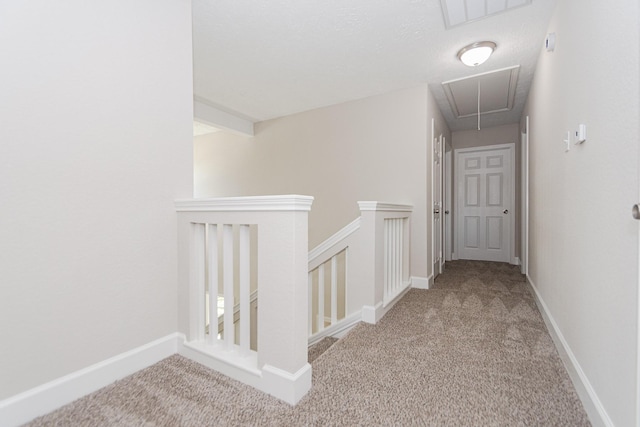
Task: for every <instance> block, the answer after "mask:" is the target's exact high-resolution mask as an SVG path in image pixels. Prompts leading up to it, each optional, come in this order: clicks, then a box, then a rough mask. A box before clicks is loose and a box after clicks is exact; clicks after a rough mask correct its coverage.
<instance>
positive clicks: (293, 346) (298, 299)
mask: <svg viewBox="0 0 640 427" xmlns="http://www.w3.org/2000/svg"><path fill="white" fill-rule="evenodd" d="M312 200H313V198H311V197H308V196H295V195H293V196H273V197H256V198H252V197H238V198H224V199H222V200H217V199H207V200H185V201H176V209H177V210H178V231H179V232H178V236H179V240H178V242H179V250H178V257H179V262H178V267H179V302H180V303H179V313H178V314H179V317H178V326H179V328H180V329H181V330H184V331H187V332H188V336H187V337H186V342H185V344H184V348H183V351H181V353H183V354H184V355H186V356H187V357H190V358H193V359H194V360H197V361H199V362H200V363H204V364H206V365H207V366H210V367H213V368H214V369H218V370H220V371H222V372H223V373H225V374H226V375H230V376H232V377H233V378H235V379H237V380H240V381H243V382H245V383H247V384H249V385H252V386H254V387H256V388H258V389H260V390H262V391H265V392H267V393H270V394H272V395H274V396H276V397H278V398H280V399H283V400H285V401H287V402H289V403H291V404H294V403H296V402H297V401H298V400H299V399H300V398H302V396H303V395H304V394H305V393H306V392H307V391H308V390H309V388H310V387H311V369H310V367H309V365H308V363H307V338H308V326H307V321H308V313H307V311H308V308H309V305H308V294H307V286H300V283H304V281H305V278H306V277H307V264H308V262H307V261H308V252H307V251H308V249H307V235H308V229H307V216H308V211H309V210H310V206H311V202H312ZM206 224H209V225H210V226H209V229H210V230H211V229H213V225H214V224H217V226H216V227H217V228H218V229H220V228H221V234H222V237H221V239H218V238H214V237H213V235H210V236H209V242H210V244H211V246H212V247H213V246H215V241H216V240H219V242H218V243H219V244H220V245H221V247H219V248H218V250H219V251H220V253H221V258H222V271H221V274H222V279H223V283H222V285H223V295H224V314H223V318H224V319H223V334H224V336H223V341H224V345H223V346H216V345H211V340H210V339H205V337H204V327H205V321H206V319H205V315H204V311H205V295H206V286H205V281H206V280H205V278H206V277H207V274H206V273H205V271H208V273H209V275H211V274H212V272H213V269H212V268H208V267H205V262H207V261H205V260H206V258H205V256H204V254H205V253H206V249H205V247H206V244H205V242H206V241H207V239H206V238H205V227H206ZM250 226H255V227H256V230H257V233H256V234H257V235H256V241H257V260H255V264H256V269H255V271H256V272H257V283H258V288H259V291H260V310H257V304H253V303H252V298H251V295H250V293H249V289H250V281H251V280H250V271H252V270H251V263H252V261H251V259H250V255H249V254H250V253H251V248H250V245H251V240H252V239H251V237H250V236H251V233H250ZM234 227H235V228H236V229H237V230H238V238H237V244H238V245H239V246H238V248H237V258H234V256H236V255H235V252H236V251H235V250H234ZM208 253H209V255H211V254H212V251H211V250H209V252H208ZM208 260H210V261H211V263H210V264H214V261H213V257H212V256H209V257H208ZM236 266H237V267H238V273H239V276H238V277H237V279H238V282H239V285H238V292H239V298H238V300H239V303H238V304H237V305H236V304H235V296H234V291H235V290H236V289H235V287H234V275H233V271H234V268H235V267H236ZM213 283H214V281H213V280H211V281H210V286H211V285H213ZM209 289H212V290H213V287H210V288H209ZM212 293H213V292H212ZM209 298H210V299H209V305H210V312H213V307H215V305H213V304H212V297H211V296H210V297H209ZM216 298H217V295H216ZM254 301H255V300H254ZM185 302H186V304H185ZM283 307H287V309H286V310H283ZM256 310H257V317H258V321H257V324H258V327H257V351H253V350H251V344H250V331H251V327H250V326H249V324H250V321H251V317H252V316H251V314H250V313H252V312H253V313H255V312H256ZM254 315H255V314H254ZM211 316H213V314H210V319H211ZM214 325H215V323H214V324H213V325H211V324H210V330H211V331H212V333H215V326H214ZM236 334H238V339H237V340H236V338H235V336H236Z"/></svg>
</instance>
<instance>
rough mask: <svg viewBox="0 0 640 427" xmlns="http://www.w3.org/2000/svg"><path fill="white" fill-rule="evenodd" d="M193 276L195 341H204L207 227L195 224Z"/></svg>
mask: <svg viewBox="0 0 640 427" xmlns="http://www.w3.org/2000/svg"><path fill="white" fill-rule="evenodd" d="M192 230H193V257H192V262H193V266H192V269H193V274H194V276H195V277H194V278H193V279H194V285H195V290H194V291H195V298H194V299H193V304H194V305H195V307H193V306H192V309H193V311H192V313H193V314H194V315H195V316H196V322H194V326H195V328H194V330H193V333H194V335H195V336H194V337H193V338H194V339H195V340H196V341H200V340H204V338H205V337H204V334H205V322H206V314H205V295H206V289H205V285H206V284H205V281H206V277H205V244H206V243H205V225H204V224H193V228H192Z"/></svg>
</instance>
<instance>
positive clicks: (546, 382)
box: [29, 261, 589, 426]
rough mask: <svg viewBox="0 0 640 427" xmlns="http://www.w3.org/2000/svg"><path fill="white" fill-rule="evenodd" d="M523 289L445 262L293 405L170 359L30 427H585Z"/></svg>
mask: <svg viewBox="0 0 640 427" xmlns="http://www.w3.org/2000/svg"><path fill="white" fill-rule="evenodd" d="M526 286H527V285H526V282H525V280H524V277H523V276H522V275H521V274H520V273H519V271H518V268H517V267H516V266H512V265H509V264H503V263H492V262H479V261H455V262H449V263H447V264H446V269H445V272H444V273H443V274H442V275H440V276H439V277H438V279H437V280H436V283H435V286H434V287H433V289H430V290H410V291H409V292H408V293H407V294H406V295H405V297H404V298H403V299H402V300H401V301H400V302H398V303H397V304H396V306H395V307H394V308H393V309H392V310H391V311H390V312H389V313H388V314H387V315H386V316H385V317H384V318H383V319H382V320H381V321H380V322H379V323H378V324H376V325H369V324H364V323H360V324H359V325H357V326H356V327H355V328H354V329H353V330H352V331H351V332H350V333H349V334H348V335H347V336H346V337H344V338H343V339H341V340H340V341H338V342H337V343H335V344H334V345H333V346H331V347H330V348H329V349H328V350H327V351H326V352H325V353H323V354H322V355H321V356H319V357H318V358H317V359H316V360H314V361H313V387H312V389H311V391H310V392H309V394H308V395H307V396H306V397H304V398H303V399H302V400H301V401H300V403H299V404H298V405H297V406H296V407H293V408H292V407H290V406H289V405H287V404H284V403H282V402H280V401H278V400H276V399H274V398H272V397H270V396H267V395H264V394H262V393H260V392H258V391H256V390H254V389H252V388H250V387H248V386H245V385H243V384H240V383H238V382H235V381H232V380H229V379H227V378H226V377H224V376H222V375H221V374H218V373H216V372H213V371H210V370H208V369H207V368H204V367H202V366H200V365H198V364H197V363H194V362H192V361H189V360H187V359H185V358H182V357H181V356H177V355H176V356H172V357H170V358H168V359H165V360H164V361H162V362H160V363H158V364H156V365H154V366H151V367H150V368H147V369H145V370H143V371H140V372H138V373H136V374H134V375H132V376H130V377H128V378H125V379H124V380H122V381H119V382H117V383H115V384H114V385H111V386H109V387H106V388H104V389H102V390H99V391H98V392H96V393H93V394H92V395H89V396H87V397H85V398H82V399H80V400H78V401H76V402H74V403H72V404H70V405H67V406H65V407H63V408H61V409H60V410H58V411H56V412H53V413H51V414H49V415H47V416H45V417H42V418H39V419H36V420H35V421H34V422H33V423H31V424H29V425H31V426H44V425H81V426H82V425H84V426H96V425H143V424H147V423H148V424H151V425H166V426H175V425H182V426H201V425H287V426H293V425H296V426H301V425H318V426H320V425H345V426H346V425H350V426H351V425H429V426H432V425H436V426H437V425H456V426H460V425H468V426H483V425H500V426H511V425H540V426H549V425H571V426H581V425H589V421H588V420H587V415H586V413H585V412H584V410H583V408H582V405H581V403H580V401H579V399H578V396H577V394H576V393H575V391H574V388H573V385H572V384H571V381H570V379H569V376H568V375H567V373H566V370H565V368H564V366H563V364H562V362H561V360H560V358H559V357H558V354H557V352H556V350H555V347H554V345H553V342H552V340H551V337H550V336H549V334H548V332H547V329H546V327H545V324H544V322H543V320H542V317H541V316H540V313H539V312H538V309H537V308H536V305H535V301H534V299H533V297H532V296H531V294H530V292H529V289H527V287H526Z"/></svg>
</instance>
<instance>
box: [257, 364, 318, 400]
mask: <svg viewBox="0 0 640 427" xmlns="http://www.w3.org/2000/svg"><path fill="white" fill-rule="evenodd" d="M262 380H263V381H262V386H263V387H258V389H259V390H262V391H264V392H265V393H269V394H270V395H272V396H275V397H277V398H278V399H281V400H284V401H285V402H287V403H288V404H290V405H295V404H296V403H298V402H299V401H300V399H302V398H303V397H304V396H305V395H306V394H307V393H308V392H309V390H311V365H310V364H308V363H307V364H305V365H304V366H303V367H302V368H300V370H298V372H296V373H295V374H290V373H289V372H287V371H283V370H282V369H278V368H275V367H273V366H271V365H264V366H263V367H262Z"/></svg>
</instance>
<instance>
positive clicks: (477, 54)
mask: <svg viewBox="0 0 640 427" xmlns="http://www.w3.org/2000/svg"><path fill="white" fill-rule="evenodd" d="M496 47H497V45H496V44H495V43H494V42H486V41H485V42H477V43H473V44H470V45H469V46H465V47H463V48H462V49H460V51H459V52H458V59H459V60H460V61H462V63H463V64H464V65H467V66H469V67H477V66H478V65H480V64H482V63H483V62H485V61H486V60H487V59H489V57H490V56H491V54H492V53H493V51H494V50H495V49H496Z"/></svg>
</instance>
